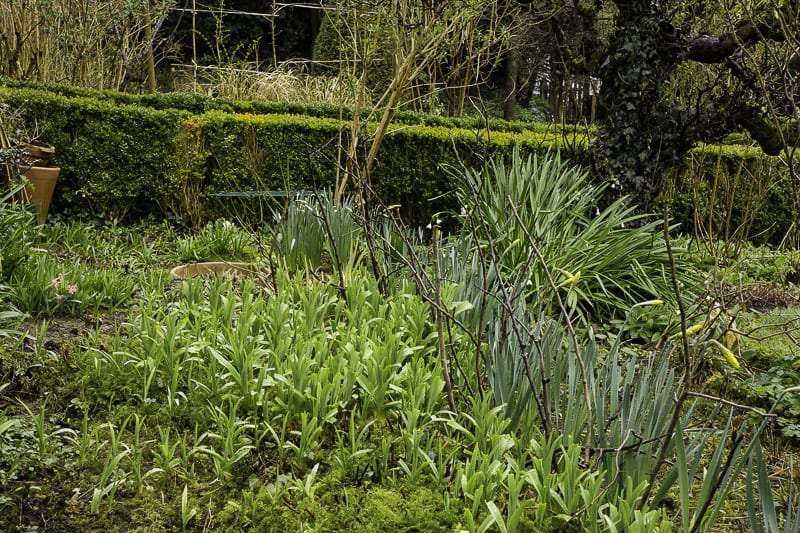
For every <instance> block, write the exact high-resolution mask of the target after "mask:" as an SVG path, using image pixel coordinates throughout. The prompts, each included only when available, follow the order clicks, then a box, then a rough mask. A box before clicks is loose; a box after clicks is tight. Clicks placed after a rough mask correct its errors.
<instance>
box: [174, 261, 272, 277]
mask: <svg viewBox="0 0 800 533" xmlns="http://www.w3.org/2000/svg"><path fill="white" fill-rule="evenodd" d="M221 272H230V273H231V274H237V275H245V276H253V275H255V276H263V275H266V274H268V271H266V270H264V269H262V268H261V267H259V266H258V265H253V264H251V263H230V262H228V261H214V262H208V263H192V264H189V265H180V266H176V267H175V268H173V269H172V270H171V271H170V274H171V275H172V277H174V278H178V279H186V278H195V277H198V276H209V275H211V274H219V273H221Z"/></svg>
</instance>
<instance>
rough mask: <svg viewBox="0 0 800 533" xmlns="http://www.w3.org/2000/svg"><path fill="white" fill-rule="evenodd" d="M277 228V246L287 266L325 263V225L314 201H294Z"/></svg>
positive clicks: (303, 267)
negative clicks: (323, 261)
mask: <svg viewBox="0 0 800 533" xmlns="http://www.w3.org/2000/svg"><path fill="white" fill-rule="evenodd" d="M274 231H275V247H276V250H277V251H278V254H279V256H280V258H281V259H282V261H283V262H284V263H285V266H286V268H287V269H289V270H290V271H295V270H302V269H312V270H314V269H317V268H319V267H320V266H321V265H322V252H323V250H324V247H325V229H324V227H323V224H322V220H321V219H320V216H319V213H318V211H317V209H316V207H315V205H314V203H313V202H311V201H306V200H294V201H292V202H290V203H289V205H288V207H287V208H286V213H285V216H284V217H283V218H282V220H281V222H280V224H279V225H278V227H277V228H276V229H275V230H274Z"/></svg>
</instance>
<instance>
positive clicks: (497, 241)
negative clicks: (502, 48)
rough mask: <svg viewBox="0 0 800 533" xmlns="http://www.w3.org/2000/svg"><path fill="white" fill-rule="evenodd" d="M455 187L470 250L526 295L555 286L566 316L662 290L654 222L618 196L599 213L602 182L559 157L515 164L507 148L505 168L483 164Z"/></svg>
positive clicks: (611, 308)
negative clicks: (473, 248) (594, 181)
mask: <svg viewBox="0 0 800 533" xmlns="http://www.w3.org/2000/svg"><path fill="white" fill-rule="evenodd" d="M463 181H464V186H463V187H462V191H461V198H462V200H461V201H462V205H464V206H466V208H465V210H464V212H465V218H464V225H465V227H466V228H467V229H468V231H469V233H470V234H472V235H474V236H475V237H474V238H475V241H476V242H475V245H476V246H478V245H480V246H482V247H483V248H482V254H483V255H484V257H486V258H488V259H490V260H492V261H496V262H497V264H498V266H499V267H500V268H501V270H502V274H503V276H504V277H505V278H506V279H507V280H512V281H514V282H517V283H521V284H522V285H524V286H525V287H527V288H526V289H525V292H526V293H527V294H528V295H536V296H535V297H536V298H537V299H540V300H546V299H549V298H552V293H553V292H554V290H555V291H557V292H558V293H559V295H560V297H561V299H562V300H563V301H564V303H565V305H566V306H567V307H568V308H569V309H570V310H572V311H576V312H579V313H580V314H581V315H583V316H584V317H585V318H591V319H593V320H602V319H607V318H612V317H615V316H622V315H624V312H625V310H626V309H628V308H629V307H630V306H631V305H634V304H635V303H637V302H641V301H645V300H651V299H654V298H668V297H669V295H671V294H672V286H671V280H670V277H669V275H668V272H669V256H668V253H667V248H666V246H665V244H664V239H663V237H662V230H663V228H662V222H661V221H660V220H653V219H652V217H649V216H647V215H644V214H637V213H636V208H635V206H631V205H628V204H627V199H626V198H621V199H618V200H616V201H615V202H613V203H611V205H609V206H608V207H606V208H604V209H600V208H599V207H598V206H600V205H602V204H603V199H604V190H605V186H604V185H593V184H591V183H590V182H589V179H588V175H587V173H586V172H585V171H583V170H582V169H580V168H579V167H574V166H569V165H568V164H567V163H566V162H565V161H562V160H561V158H560V156H559V155H557V154H547V155H544V156H538V155H533V156H529V157H527V158H525V157H523V156H522V155H521V154H520V153H519V151H518V150H517V149H515V150H514V152H513V155H512V157H511V160H510V161H509V162H506V161H504V160H503V159H499V158H498V159H493V160H491V161H490V162H489V164H488V165H487V166H486V168H484V169H480V170H473V169H470V170H467V171H465V172H464V175H463ZM673 252H674V253H675V254H676V255H679V254H680V253H681V252H682V250H680V249H675V248H673ZM681 276H682V277H683V278H684V279H683V281H684V282H686V283H687V284H688V283H689V282H690V279H688V275H686V274H681ZM548 295H549V296H548Z"/></svg>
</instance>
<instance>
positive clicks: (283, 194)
mask: <svg viewBox="0 0 800 533" xmlns="http://www.w3.org/2000/svg"><path fill="white" fill-rule="evenodd" d="M314 194H315V193H314V191H293V192H289V191H230V192H215V193H212V194H209V195H208V196H210V197H212V198H267V197H268V198H293V199H297V198H307V197H309V196H313V195H314Z"/></svg>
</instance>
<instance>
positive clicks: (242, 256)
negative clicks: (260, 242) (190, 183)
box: [175, 219, 255, 263]
mask: <svg viewBox="0 0 800 533" xmlns="http://www.w3.org/2000/svg"><path fill="white" fill-rule="evenodd" d="M176 246H177V250H176V251H175V259H177V260H178V261H181V262H182V263H199V262H203V261H243V262H248V261H252V260H254V259H255V242H254V239H253V236H252V235H251V234H250V233H247V232H246V231H245V230H243V229H242V228H240V227H238V226H237V225H235V224H234V223H232V222H230V221H227V220H224V219H218V220H215V221H214V222H209V223H208V224H207V225H206V226H205V227H203V228H202V229H201V230H200V231H199V232H198V233H197V234H196V235H189V236H187V237H184V238H182V239H179V240H178V242H177V243H176Z"/></svg>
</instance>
